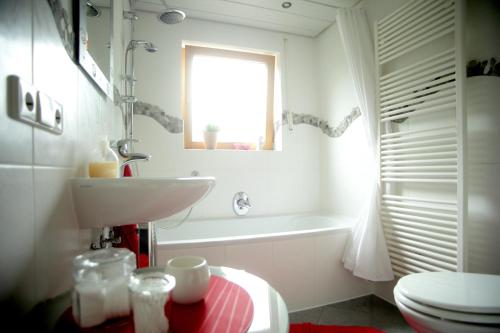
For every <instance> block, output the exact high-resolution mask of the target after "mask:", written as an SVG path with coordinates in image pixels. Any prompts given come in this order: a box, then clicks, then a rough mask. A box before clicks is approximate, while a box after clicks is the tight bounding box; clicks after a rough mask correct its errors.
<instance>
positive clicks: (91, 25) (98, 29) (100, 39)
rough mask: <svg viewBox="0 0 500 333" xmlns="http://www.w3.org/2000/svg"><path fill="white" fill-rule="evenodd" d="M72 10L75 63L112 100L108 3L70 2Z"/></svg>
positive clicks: (97, 0)
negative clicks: (74, 34)
mask: <svg viewBox="0 0 500 333" xmlns="http://www.w3.org/2000/svg"><path fill="white" fill-rule="evenodd" d="M73 8H74V9H75V13H74V15H73V17H74V22H75V32H76V35H77V36H76V59H77V62H78V64H79V65H80V66H81V67H82V68H83V69H84V71H85V72H86V73H87V75H88V76H89V77H90V78H91V79H92V80H93V81H94V83H95V84H96V85H97V86H98V87H99V88H100V89H101V90H102V91H103V92H104V93H105V94H106V95H107V96H108V97H109V98H110V99H111V100H113V74H112V73H113V61H112V56H113V42H112V41H113V31H112V27H113V8H112V0H74V4H73Z"/></svg>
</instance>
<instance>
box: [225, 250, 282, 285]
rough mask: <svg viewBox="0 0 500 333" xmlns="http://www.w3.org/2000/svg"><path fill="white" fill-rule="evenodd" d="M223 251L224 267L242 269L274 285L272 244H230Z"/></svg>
mask: <svg viewBox="0 0 500 333" xmlns="http://www.w3.org/2000/svg"><path fill="white" fill-rule="evenodd" d="M225 251H226V266H229V267H233V268H238V269H244V270H245V271H247V272H249V273H252V274H254V275H257V276H259V277H261V278H263V279H264V280H266V281H267V282H268V283H269V284H271V285H274V281H273V276H272V271H273V258H272V255H271V254H272V252H273V243H272V242H253V243H242V244H231V245H227V246H226V247H225Z"/></svg>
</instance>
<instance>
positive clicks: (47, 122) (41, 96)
mask: <svg viewBox="0 0 500 333" xmlns="http://www.w3.org/2000/svg"><path fill="white" fill-rule="evenodd" d="M7 81H8V83H7V89H8V92H7V93H8V98H9V105H8V108H9V116H10V117H11V118H13V119H15V120H19V121H22V122H24V123H28V124H30V125H33V126H36V127H40V128H42V129H44V130H47V131H49V132H52V133H56V134H62V132H63V105H62V104H61V103H59V102H58V101H56V100H54V99H53V98H51V97H50V96H48V95H47V94H45V93H43V92H41V91H37V89H36V88H35V87H34V86H32V85H31V84H29V83H27V82H26V81H23V80H21V78H19V77H18V76H15V75H11V76H9V77H8V78H7Z"/></svg>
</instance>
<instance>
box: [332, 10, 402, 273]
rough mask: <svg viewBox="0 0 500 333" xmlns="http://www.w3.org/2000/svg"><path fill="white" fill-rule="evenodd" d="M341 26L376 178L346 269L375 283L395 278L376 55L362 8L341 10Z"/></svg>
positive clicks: (349, 245)
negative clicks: (382, 180)
mask: <svg viewBox="0 0 500 333" xmlns="http://www.w3.org/2000/svg"><path fill="white" fill-rule="evenodd" d="M337 23H338V26H339V30H340V36H341V38H342V43H343V45H344V50H345V53H346V55H347V62H348V65H349V69H350V71H351V74H352V77H353V81H354V87H355V89H356V95H357V97H358V102H359V107H360V109H361V114H362V117H361V119H362V120H363V127H364V130H365V134H366V139H367V143H368V145H369V147H370V151H371V152H372V154H371V156H370V167H369V169H370V170H372V177H371V181H370V184H366V190H367V191H369V193H370V197H369V200H368V202H366V203H365V205H364V206H363V207H362V210H361V212H360V215H359V217H358V219H357V221H356V224H355V226H354V227H353V230H352V233H351V237H350V239H349V241H348V242H347V245H346V248H345V250H344V256H343V262H344V267H345V268H347V269H348V270H351V271H352V273H353V274H354V275H355V276H358V277H360V278H363V279H367V280H371V281H389V280H392V279H394V274H393V272H392V267H391V262H390V258H389V253H388V251H387V245H386V243H385V238H384V233H383V231H382V226H381V222H380V215H379V214H380V213H379V207H380V204H379V195H380V188H379V185H378V164H377V116H376V113H375V112H376V110H375V53H374V48H373V40H372V36H371V34H370V29H369V27H368V20H367V18H366V14H365V12H364V10H363V9H361V8H346V9H338V15H337Z"/></svg>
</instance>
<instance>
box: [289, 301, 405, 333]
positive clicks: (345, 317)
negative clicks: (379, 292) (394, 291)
mask: <svg viewBox="0 0 500 333" xmlns="http://www.w3.org/2000/svg"><path fill="white" fill-rule="evenodd" d="M301 322H311V323H313V324H319V325H352V326H372V327H375V328H378V329H380V330H383V331H385V332H387V333H411V332H413V330H412V329H411V328H410V327H409V326H408V324H407V323H406V321H405V320H404V318H403V316H401V314H400V312H399V310H398V309H397V307H395V306H394V305H392V304H391V303H388V302H386V301H385V300H383V299H380V298H378V297H376V296H374V295H370V296H365V297H360V298H356V299H353V300H349V301H345V302H340V303H335V304H330V305H325V306H322V307H318V308H315V309H310V310H305V311H299V312H295V313H291V314H290V323H301Z"/></svg>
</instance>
